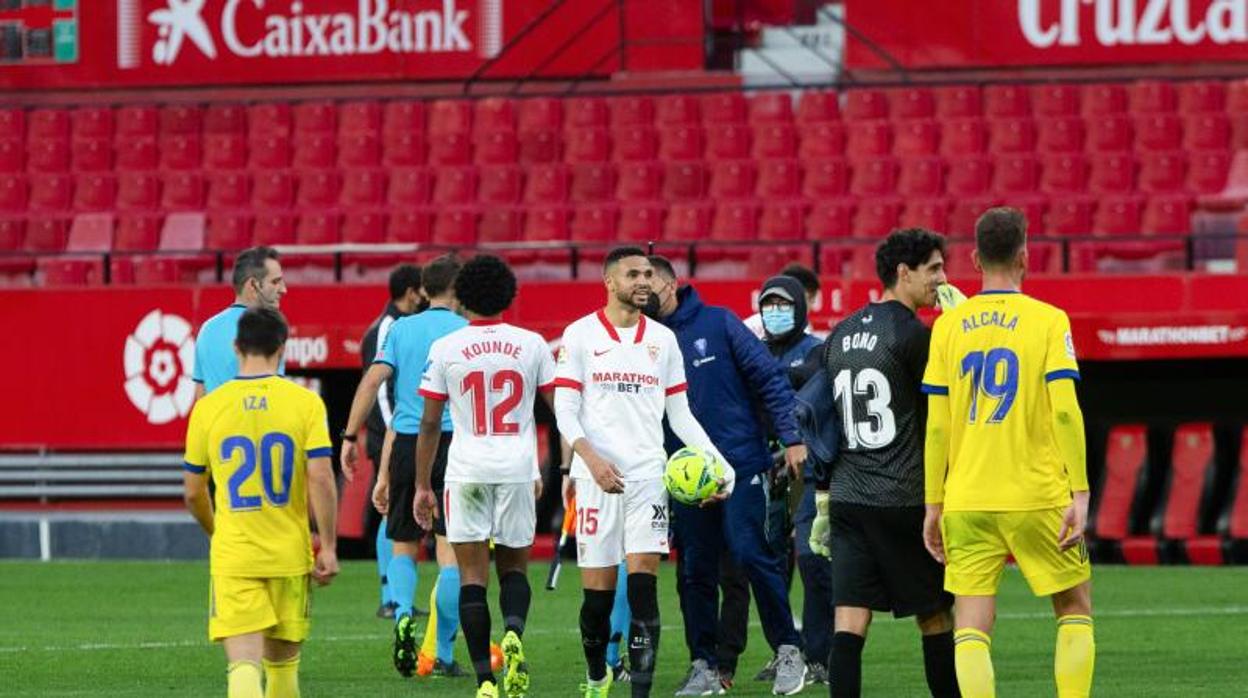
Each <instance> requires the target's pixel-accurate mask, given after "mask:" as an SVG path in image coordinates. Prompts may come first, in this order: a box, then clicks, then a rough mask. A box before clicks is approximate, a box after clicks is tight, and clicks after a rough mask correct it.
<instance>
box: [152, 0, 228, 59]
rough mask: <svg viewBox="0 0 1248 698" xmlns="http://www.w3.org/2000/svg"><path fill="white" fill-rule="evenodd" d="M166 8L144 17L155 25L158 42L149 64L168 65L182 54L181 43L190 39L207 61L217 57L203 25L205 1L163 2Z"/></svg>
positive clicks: (206, 28)
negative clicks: (179, 53) (180, 52)
mask: <svg viewBox="0 0 1248 698" xmlns="http://www.w3.org/2000/svg"><path fill="white" fill-rule="evenodd" d="M166 2H168V4H169V6H168V8H167V9H164V10H156V11H155V12H152V13H151V14H149V15H148V16H147V21H149V22H151V23H152V24H155V25H156V27H157V30H156V33H157V35H158V36H159V37H160V39H159V40H158V41H157V42H156V43H155V44H153V45H152V60H153V61H156V63H157V64H158V65H171V64H172V63H173V62H174V61H175V60H177V58H178V52H179V51H181V50H182V42H183V40H185V39H190V40H191V43H193V44H195V46H196V47H198V48H199V50H200V51H202V52H203V54H204V55H205V56H207V57H209V58H216V57H217V48H216V46H215V45H213V43H212V34H211V33H210V32H209V31H208V25H207V24H205V23H204V18H203V16H202V15H203V12H204V3H205V2H207V0H166Z"/></svg>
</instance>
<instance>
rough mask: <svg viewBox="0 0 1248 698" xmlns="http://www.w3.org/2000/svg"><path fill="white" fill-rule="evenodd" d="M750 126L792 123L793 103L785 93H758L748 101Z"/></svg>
mask: <svg viewBox="0 0 1248 698" xmlns="http://www.w3.org/2000/svg"><path fill="white" fill-rule="evenodd" d="M749 119H750V123H752V124H771V123H782V124H787V123H790V122H791V121H793V101H792V100H791V99H790V98H789V93H787V92H760V93H758V94H755V95H754V96H753V98H751V99H750V101H749Z"/></svg>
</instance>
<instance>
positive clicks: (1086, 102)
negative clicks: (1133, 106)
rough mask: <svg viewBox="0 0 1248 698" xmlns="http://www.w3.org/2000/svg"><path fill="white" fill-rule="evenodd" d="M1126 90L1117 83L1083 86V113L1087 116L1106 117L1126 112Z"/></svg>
mask: <svg viewBox="0 0 1248 698" xmlns="http://www.w3.org/2000/svg"><path fill="white" fill-rule="evenodd" d="M1127 103H1128V97H1127V88H1126V87H1125V86H1124V85H1120V84H1117V83H1102V84H1094V85H1084V86H1083V113H1084V114H1085V115H1087V116H1094V117H1095V116H1106V115H1109V114H1124V113H1126V112H1127Z"/></svg>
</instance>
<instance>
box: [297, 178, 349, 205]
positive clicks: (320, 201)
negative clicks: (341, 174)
mask: <svg viewBox="0 0 1248 698" xmlns="http://www.w3.org/2000/svg"><path fill="white" fill-rule="evenodd" d="M339 184H340V182H339V179H338V171H337V170H308V171H305V172H300V173H299V183H298V186H297V188H296V194H295V205H297V206H298V207H299V208H300V209H301V211H303V212H306V211H307V210H308V209H320V208H328V207H330V206H333V205H335V204H337V203H338V192H339Z"/></svg>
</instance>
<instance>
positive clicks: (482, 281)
mask: <svg viewBox="0 0 1248 698" xmlns="http://www.w3.org/2000/svg"><path fill="white" fill-rule="evenodd" d="M455 297H456V298H458V299H459V304H460V305H461V306H463V307H464V309H466V310H469V311H471V312H473V313H476V314H477V315H481V316H483V317H492V316H494V315H498V314H499V313H501V312H503V311H504V310H506V309H507V308H509V307H511V301H512V300H514V299H515V297H516V274H515V272H513V271H512V270H511V267H509V266H507V263H506V262H504V261H503V260H501V259H499V258H498V257H495V256H494V255H492V254H479V255H477V256H476V257H473V258H472V259H470V260H468V261H467V262H466V263H464V266H463V268H462V269H460V270H459V276H456V277H455Z"/></svg>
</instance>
